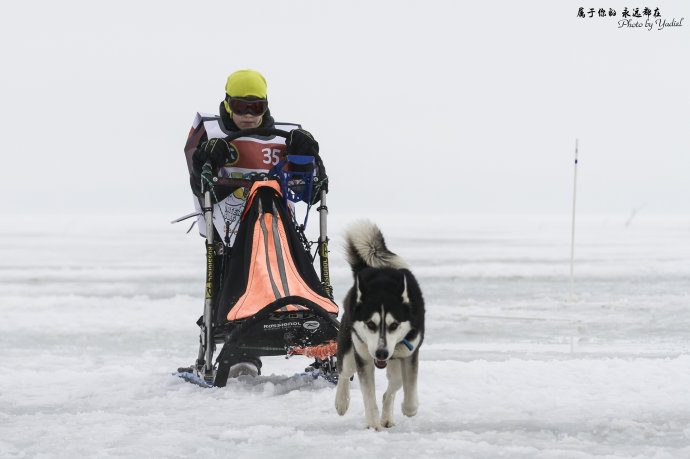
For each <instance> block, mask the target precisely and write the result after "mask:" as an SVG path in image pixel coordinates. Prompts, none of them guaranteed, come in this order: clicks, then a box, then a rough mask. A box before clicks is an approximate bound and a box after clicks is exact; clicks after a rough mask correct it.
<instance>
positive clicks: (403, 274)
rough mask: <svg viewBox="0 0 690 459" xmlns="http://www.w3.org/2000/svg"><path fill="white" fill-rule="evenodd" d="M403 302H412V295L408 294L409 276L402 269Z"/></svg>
mask: <svg viewBox="0 0 690 459" xmlns="http://www.w3.org/2000/svg"><path fill="white" fill-rule="evenodd" d="M400 297H401V298H402V302H403V304H410V297H409V296H407V276H406V275H405V271H402V293H401V294H400Z"/></svg>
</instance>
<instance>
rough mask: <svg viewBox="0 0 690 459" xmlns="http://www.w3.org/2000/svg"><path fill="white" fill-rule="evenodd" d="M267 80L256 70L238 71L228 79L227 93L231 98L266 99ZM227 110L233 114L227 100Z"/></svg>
mask: <svg viewBox="0 0 690 459" xmlns="http://www.w3.org/2000/svg"><path fill="white" fill-rule="evenodd" d="M266 87H267V86H266V79H265V78H264V77H263V75H261V74H260V73H259V72H257V71H256V70H238V71H237V72H234V73H232V74H231V75H230V76H229V77H228V82H227V83H226V84H225V93H226V94H227V95H228V96H229V97H250V96H253V97H258V98H259V99H266ZM224 103H225V110H226V111H227V112H228V113H229V114H232V110H230V105H229V104H228V101H227V100H225V102H224Z"/></svg>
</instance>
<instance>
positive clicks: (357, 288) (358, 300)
mask: <svg viewBox="0 0 690 459" xmlns="http://www.w3.org/2000/svg"><path fill="white" fill-rule="evenodd" d="M355 292H356V295H357V296H356V297H355V305H359V304H361V303H362V289H361V287H360V280H359V274H355Z"/></svg>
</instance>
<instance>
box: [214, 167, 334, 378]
mask: <svg viewBox="0 0 690 459" xmlns="http://www.w3.org/2000/svg"><path fill="white" fill-rule="evenodd" d="M287 209H289V208H288V207H287V206H286V204H285V201H284V200H283V196H282V194H281V191H280V187H279V184H278V182H276V181H273V180H268V181H258V182H255V183H254V184H253V186H252V189H251V192H250V194H249V198H248V200H247V205H246V207H245V211H244V213H243V215H242V221H241V223H240V227H239V230H238V233H237V237H236V239H235V243H234V245H233V247H232V252H231V255H230V262H229V264H228V266H227V267H226V269H224V270H223V280H222V287H221V291H220V295H219V301H218V303H217V305H216V313H215V324H216V326H215V330H216V333H217V334H216V337H217V338H221V337H222V339H223V340H224V341H225V345H224V347H223V350H222V351H221V353H220V354H219V356H218V374H217V376H216V385H223V384H224V380H223V378H224V377H225V374H224V372H225V370H226V368H225V366H226V364H227V362H229V361H231V360H232V357H233V356H234V355H237V354H241V353H242V352H244V351H251V352H253V353H255V354H259V355H286V354H288V353H289V352H290V350H291V349H293V348H302V349H304V348H313V347H321V349H332V350H333V353H334V352H335V346H333V345H332V343H334V342H335V339H336V336H337V333H338V327H339V323H338V321H337V316H338V306H337V305H336V304H335V303H334V302H333V300H332V299H331V298H330V297H329V295H328V293H327V291H326V289H325V287H324V285H323V284H322V283H321V281H320V279H319V277H318V275H317V274H316V271H315V270H314V266H313V260H312V257H311V255H310V254H309V252H308V251H307V250H306V249H305V248H304V245H303V244H302V241H301V239H300V235H299V234H298V232H297V230H296V229H295V227H294V225H293V223H292V218H291V216H290V215H289V214H288V212H289V210H287Z"/></svg>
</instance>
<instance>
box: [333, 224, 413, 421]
mask: <svg viewBox="0 0 690 459" xmlns="http://www.w3.org/2000/svg"><path fill="white" fill-rule="evenodd" d="M345 243H346V254H347V260H348V262H349V263H350V266H351V267H352V271H353V274H354V278H355V280H354V286H353V287H352V288H351V289H350V291H349V292H348V294H347V296H346V297H345V301H344V312H343V317H342V320H341V323H340V330H339V332H338V354H337V362H338V373H339V376H338V388H337V389H336V397H335V409H336V411H337V412H338V414H339V415H341V416H342V415H344V414H345V412H346V411H347V409H348V407H349V404H350V378H351V377H352V376H353V375H354V374H355V372H356V373H357V376H358V378H359V384H360V388H361V389H362V397H363V399H364V411H365V414H366V420H367V428H373V429H375V430H381V427H392V426H393V425H395V424H394V422H393V403H394V401H395V393H396V392H397V391H398V390H399V389H400V387H402V388H403V392H404V399H403V403H402V412H403V414H405V415H406V416H414V415H415V414H417V407H418V404H419V402H418V399H417V371H418V362H419V346H420V345H421V344H422V340H423V339H424V300H423V298H422V293H421V290H420V288H419V285H418V283H417V281H416V279H415V278H414V276H413V275H412V273H411V272H410V271H409V269H408V266H407V263H406V262H405V261H404V260H403V259H402V258H400V257H399V256H398V255H396V254H394V253H393V252H391V251H390V250H388V248H387V247H386V243H385V241H384V239H383V235H382V234H381V231H380V230H379V228H378V227H377V226H376V225H374V224H373V223H371V222H368V221H364V222H359V223H357V224H355V225H353V226H351V227H350V228H349V229H348V231H347V233H346V236H345ZM386 367H387V371H386V376H387V377H388V389H387V390H386V392H385V393H384V394H383V413H382V414H381V416H380V417H379V409H378V406H377V404H376V392H375V386H374V372H375V371H376V368H386Z"/></svg>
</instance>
